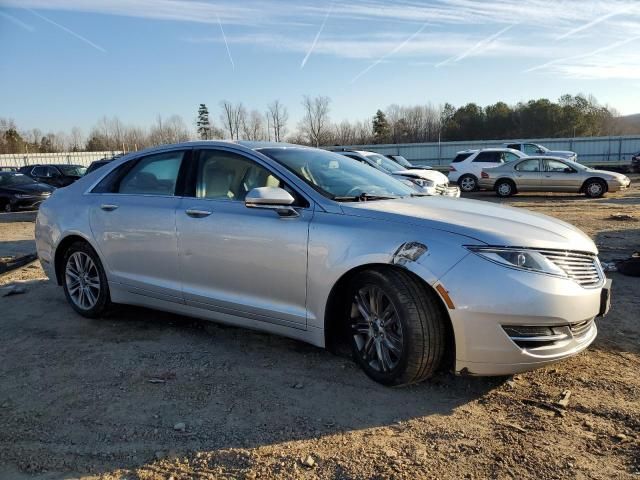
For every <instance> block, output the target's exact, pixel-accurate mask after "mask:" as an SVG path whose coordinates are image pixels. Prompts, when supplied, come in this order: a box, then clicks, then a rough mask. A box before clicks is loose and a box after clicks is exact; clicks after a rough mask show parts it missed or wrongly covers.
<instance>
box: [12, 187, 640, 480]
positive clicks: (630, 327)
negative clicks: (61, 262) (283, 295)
mask: <svg viewBox="0 0 640 480" xmlns="http://www.w3.org/2000/svg"><path fill="white" fill-rule="evenodd" d="M632 181H633V188H632V189H630V190H629V191H627V192H624V193H618V194H611V195H609V196H607V197H606V198H604V199H600V200H587V199H585V198H583V197H578V196H573V195H569V196H566V195H551V196H544V195H530V196H518V197H515V198H513V199H509V200H506V201H504V202H505V203H508V204H512V205H516V206H518V207H524V208H529V209H532V210H535V211H538V212H542V213H546V214H549V215H553V216H555V217H558V218H561V219H563V220H567V221H569V222H571V223H573V224H575V225H577V226H579V227H580V228H582V229H583V230H585V231H586V232H587V233H588V234H589V235H591V236H592V237H593V238H594V239H595V241H596V242H597V244H598V246H599V248H600V249H601V258H602V259H603V260H604V261H610V260H613V259H617V258H624V257H628V256H629V255H630V254H631V253H633V251H636V250H640V187H639V184H640V176H633V177H632ZM473 196H474V197H476V198H480V199H482V200H488V201H498V200H497V199H496V198H495V197H494V196H493V195H492V194H490V193H478V194H474V195H473ZM616 214H627V215H631V216H632V217H633V218H632V219H630V220H614V219H612V218H611V215H616ZM14 220H22V221H14ZM34 248H35V247H34V246H33V223H32V222H31V221H29V219H28V218H24V217H17V218H16V217H9V216H5V217H3V216H2V215H0V257H2V256H9V255H17V254H19V253H21V252H24V253H28V252H29V251H30V250H32V249H34ZM609 276H610V277H611V278H612V279H613V305H612V310H611V313H610V314H609V316H607V317H606V318H605V319H602V320H600V321H599V322H598V326H599V330H600V332H599V336H598V338H597V340H596V341H595V343H594V344H593V346H592V347H591V348H589V349H588V351H586V352H584V353H582V354H580V355H578V356H577V357H574V358H572V359H570V360H567V361H563V362H561V363H558V364H556V365H553V366H551V367H548V368H545V369H541V370H538V371H535V372H531V373H526V374H521V375H517V376H515V377H512V378H463V377H455V376H453V375H451V374H449V373H442V374H439V375H437V376H436V377H435V378H433V379H432V380H430V381H428V382H425V383H423V384H420V385H416V386H412V387H409V388H403V389H390V388H385V387H382V386H379V385H377V384H375V383H373V382H372V381H370V380H369V379H367V377H365V375H364V374H363V373H361V372H360V371H359V369H358V368H357V367H356V366H355V365H354V364H353V363H352V361H351V360H350V359H349V358H347V357H342V356H336V355H333V354H331V353H328V352H326V351H323V350H320V349H317V348H314V347H311V346H308V345H306V344H303V343H300V342H296V341H293V340H288V339H284V338H279V337H275V336H271V335H265V334H260V333H255V332H251V331H247V330H242V329H235V328H225V327H221V326H217V325H215V324H211V323H205V322H200V321H196V320H192V319H189V318H185V317H179V316H175V315H169V314H165V313H160V312H155V311H151V310H144V309H138V308H130V307H119V308H118V309H117V310H114V311H113V312H112V313H110V314H109V316H108V317H107V318H103V319H100V320H87V319H84V318H82V317H80V316H78V315H76V314H75V313H74V312H73V311H72V309H71V308H70V307H69V306H68V305H67V303H66V302H65V299H64V296H63V293H62V290H61V289H60V288H59V287H57V286H55V285H53V284H52V283H50V282H48V281H47V280H46V278H45V277H44V274H43V272H42V270H41V269H40V267H39V266H38V265H37V264H31V265H29V266H26V267H24V268H21V269H19V270H16V271H13V272H11V273H8V274H6V275H3V276H1V277H0V288H2V287H7V286H11V285H15V284H17V283H20V284H22V285H23V286H25V287H26V293H24V294H21V295H12V296H7V297H0V326H1V327H2V328H0V478H2V479H13V478H15V479H28V478H38V479H54V478H55V479H57V478H104V479H144V480H147V479H170V478H173V479H174V480H178V479H183V478H197V479H205V478H212V479H213V478H215V479H218V478H221V479H223V478H246V479H255V478H291V479H294V478H295V479H297V478H303V479H305V478H308V479H315V478H322V479H343V478H344V479H351V478H353V479H365V478H367V479H369V478H372V479H383V478H385V479H386V478H398V479H416V478H451V479H460V478H487V477H490V478H536V479H547V478H549V479H551V478H600V479H610V478H640V374H639V373H638V372H639V371H640V282H639V281H638V279H637V278H632V277H625V276H623V275H621V274H618V273H610V274H609ZM2 291H4V290H0V295H2ZM566 391H570V392H571V395H570V397H569V403H568V406H567V407H566V408H562V407H560V406H558V405H557V402H558V401H559V400H560V399H561V398H562V397H563V394H564V395H566ZM308 457H310V458H308ZM305 463H306V465H305Z"/></svg>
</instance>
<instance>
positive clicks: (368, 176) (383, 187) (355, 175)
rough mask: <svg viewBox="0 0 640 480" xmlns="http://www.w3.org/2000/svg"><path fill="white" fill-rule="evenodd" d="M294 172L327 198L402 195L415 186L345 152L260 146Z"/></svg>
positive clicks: (263, 150) (412, 191)
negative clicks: (406, 183) (347, 155)
mask: <svg viewBox="0 0 640 480" xmlns="http://www.w3.org/2000/svg"><path fill="white" fill-rule="evenodd" d="M259 151H260V152H261V153H263V154H265V155H267V156H269V157H271V158H272V159H274V160H275V161H277V162H278V163H280V164H282V165H284V166H285V167H286V168H288V169H289V170H291V171H292V172H293V173H295V174H296V175H297V176H298V177H300V178H301V179H302V180H304V181H305V182H306V183H307V184H309V185H310V186H311V187H313V188H314V189H315V190H317V191H318V192H320V193H321V194H322V195H324V196H325V197H327V198H331V199H333V200H348V199H350V198H347V197H354V198H356V197H360V196H362V195H368V196H373V197H375V196H380V197H402V196H407V195H411V194H412V193H414V190H413V189H412V188H411V187H408V186H406V185H404V184H402V183H401V182H399V181H398V180H396V179H394V178H393V177H391V176H389V175H387V174H385V173H383V172H381V171H379V170H376V169H375V168H371V167H370V166H368V165H365V164H363V163H360V162H358V161H357V160H354V159H352V158H349V157H345V156H344V155H339V154H337V153H332V152H327V151H325V150H315V149H310V148H265V149H261V150H259Z"/></svg>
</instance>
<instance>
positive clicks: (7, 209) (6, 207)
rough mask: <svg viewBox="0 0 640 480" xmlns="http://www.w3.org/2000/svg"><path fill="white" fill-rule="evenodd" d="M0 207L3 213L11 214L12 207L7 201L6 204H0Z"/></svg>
mask: <svg viewBox="0 0 640 480" xmlns="http://www.w3.org/2000/svg"><path fill="white" fill-rule="evenodd" d="M0 207H1V208H2V211H3V212H5V213H9V212H13V206H12V205H11V202H10V201H9V200H7V201H6V202H0Z"/></svg>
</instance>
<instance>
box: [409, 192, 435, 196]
mask: <svg viewBox="0 0 640 480" xmlns="http://www.w3.org/2000/svg"><path fill="white" fill-rule="evenodd" d="M409 196H410V197H433V195H432V194H430V193H420V192H416V193H410V194H409Z"/></svg>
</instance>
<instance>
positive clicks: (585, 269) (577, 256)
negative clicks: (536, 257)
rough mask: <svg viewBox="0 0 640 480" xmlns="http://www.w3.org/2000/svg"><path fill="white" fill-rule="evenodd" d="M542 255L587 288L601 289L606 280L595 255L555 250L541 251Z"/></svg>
mask: <svg viewBox="0 0 640 480" xmlns="http://www.w3.org/2000/svg"><path fill="white" fill-rule="evenodd" d="M540 253H541V254H542V255H544V256H545V257H547V259H548V260H550V261H552V262H553V263H554V264H556V265H557V266H558V267H559V268H560V269H562V271H564V272H565V273H566V274H567V275H568V276H569V278H571V279H572V280H574V281H575V282H577V283H578V284H579V285H581V286H583V287H585V288H590V287H599V286H600V285H601V284H602V281H603V280H604V274H603V273H602V269H601V268H600V262H599V261H598V257H596V256H595V255H592V254H589V253H582V252H561V251H554V250H541V251H540Z"/></svg>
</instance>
